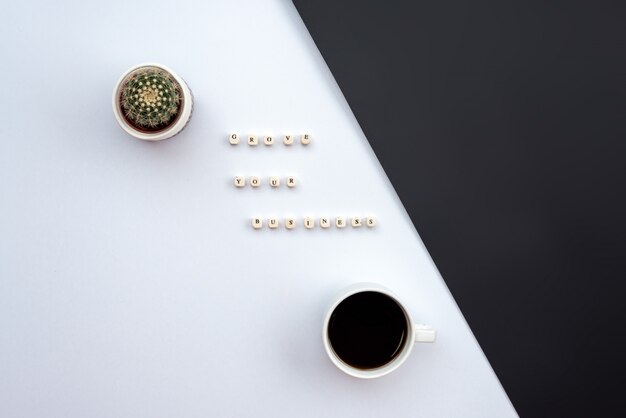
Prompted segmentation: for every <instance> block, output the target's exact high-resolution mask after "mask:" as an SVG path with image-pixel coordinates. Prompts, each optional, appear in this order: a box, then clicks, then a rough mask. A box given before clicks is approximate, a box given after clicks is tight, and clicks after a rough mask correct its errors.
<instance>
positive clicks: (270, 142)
mask: <svg viewBox="0 0 626 418" xmlns="http://www.w3.org/2000/svg"><path fill="white" fill-rule="evenodd" d="M263 143H264V144H265V145H274V138H273V137H271V136H266V137H265V138H263Z"/></svg>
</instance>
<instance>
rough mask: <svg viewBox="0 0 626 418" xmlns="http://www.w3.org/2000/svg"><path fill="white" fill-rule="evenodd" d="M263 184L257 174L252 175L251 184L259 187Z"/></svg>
mask: <svg viewBox="0 0 626 418" xmlns="http://www.w3.org/2000/svg"><path fill="white" fill-rule="evenodd" d="M260 185H261V179H260V178H259V177H257V176H252V177H250V186H252V187H259V186H260Z"/></svg>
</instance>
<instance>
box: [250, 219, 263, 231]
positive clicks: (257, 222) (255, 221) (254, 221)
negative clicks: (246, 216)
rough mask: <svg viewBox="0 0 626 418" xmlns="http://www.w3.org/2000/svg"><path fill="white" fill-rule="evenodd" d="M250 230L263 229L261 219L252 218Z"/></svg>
mask: <svg viewBox="0 0 626 418" xmlns="http://www.w3.org/2000/svg"><path fill="white" fill-rule="evenodd" d="M252 228H254V229H261V228H263V220H262V219H261V218H252Z"/></svg>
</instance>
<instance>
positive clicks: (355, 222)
mask: <svg viewBox="0 0 626 418" xmlns="http://www.w3.org/2000/svg"><path fill="white" fill-rule="evenodd" d="M361 225H363V223H362V222H361V218H352V227H353V228H359V227H360V226H361Z"/></svg>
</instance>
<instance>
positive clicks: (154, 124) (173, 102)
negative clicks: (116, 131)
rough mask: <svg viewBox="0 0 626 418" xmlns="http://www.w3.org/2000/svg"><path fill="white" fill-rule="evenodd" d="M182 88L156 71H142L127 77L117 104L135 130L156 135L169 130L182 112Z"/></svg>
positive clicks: (163, 72) (165, 73)
mask: <svg viewBox="0 0 626 418" xmlns="http://www.w3.org/2000/svg"><path fill="white" fill-rule="evenodd" d="M181 96H182V92H181V87H180V85H179V84H178V82H176V80H175V79H174V77H173V76H172V75H171V74H170V73H169V72H167V71H165V70H163V69H161V68H158V67H142V68H139V69H138V70H137V71H135V72H133V73H132V74H130V75H129V77H128V79H127V80H126V82H125V84H124V85H123V87H122V93H121V97H120V103H121V106H122V110H123V112H124V116H125V117H126V119H128V121H129V122H130V123H131V124H132V125H134V126H135V127H137V128H139V129H143V130H149V131H155V130H160V129H164V128H166V127H168V126H169V125H170V124H171V123H172V122H173V121H174V120H175V119H176V115H177V114H178V113H179V111H180V108H181Z"/></svg>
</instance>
